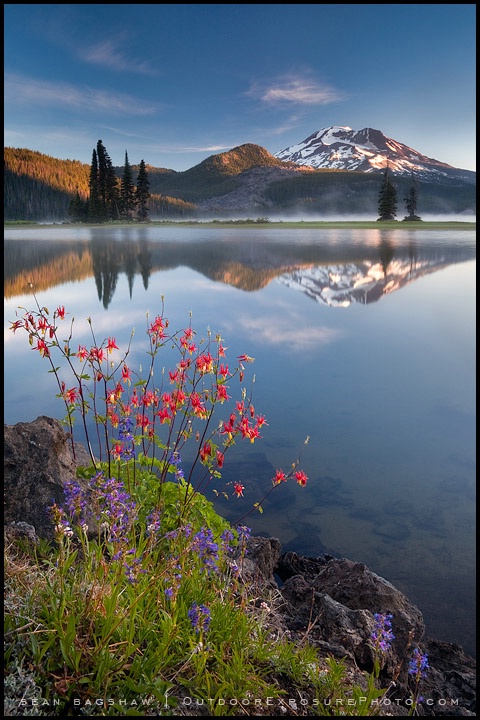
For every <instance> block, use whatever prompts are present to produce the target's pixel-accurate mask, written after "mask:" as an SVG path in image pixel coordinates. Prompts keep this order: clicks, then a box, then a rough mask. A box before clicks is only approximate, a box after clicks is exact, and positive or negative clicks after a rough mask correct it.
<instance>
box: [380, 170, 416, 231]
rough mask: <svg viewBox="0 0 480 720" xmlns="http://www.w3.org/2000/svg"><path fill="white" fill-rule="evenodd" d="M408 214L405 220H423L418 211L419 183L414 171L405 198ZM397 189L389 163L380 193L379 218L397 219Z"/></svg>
mask: <svg viewBox="0 0 480 720" xmlns="http://www.w3.org/2000/svg"><path fill="white" fill-rule="evenodd" d="M403 200H404V202H405V207H406V209H407V212H408V215H406V216H405V217H404V220H421V218H420V217H419V216H418V215H417V214H416V213H417V204H418V184H417V181H416V179H415V177H414V175H413V172H412V184H411V185H410V188H409V189H408V192H407V194H406V196H405V197H404V198H403ZM397 202H398V201H397V190H396V188H395V185H394V184H393V182H392V179H391V177H390V170H389V167H388V161H387V165H386V167H385V172H384V173H383V179H382V184H381V186H380V192H379V195H378V220H382V221H383V220H395V218H396V216H397Z"/></svg>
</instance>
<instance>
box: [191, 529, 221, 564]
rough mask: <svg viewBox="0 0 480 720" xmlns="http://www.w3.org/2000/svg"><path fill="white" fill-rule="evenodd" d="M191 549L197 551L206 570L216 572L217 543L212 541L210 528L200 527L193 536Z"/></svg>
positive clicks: (217, 558) (217, 559)
mask: <svg viewBox="0 0 480 720" xmlns="http://www.w3.org/2000/svg"><path fill="white" fill-rule="evenodd" d="M192 550H193V551H194V552H195V551H196V552H197V553H198V556H199V558H200V560H201V561H202V562H203V564H204V566H205V568H206V569H207V572H208V573H210V571H212V570H213V571H214V572H218V570H219V568H218V561H219V557H218V544H217V543H216V542H214V541H213V532H212V531H211V529H210V528H202V529H201V530H199V531H198V532H197V533H196V534H195V535H194V537H193V542H192Z"/></svg>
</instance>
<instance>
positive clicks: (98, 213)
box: [87, 149, 104, 223]
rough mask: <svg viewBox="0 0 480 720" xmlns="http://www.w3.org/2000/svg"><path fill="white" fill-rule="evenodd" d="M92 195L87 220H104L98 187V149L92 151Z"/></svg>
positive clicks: (88, 204)
mask: <svg viewBox="0 0 480 720" xmlns="http://www.w3.org/2000/svg"><path fill="white" fill-rule="evenodd" d="M89 190H90V195H89V198H88V200H87V220H88V221H89V222H93V223H98V222H103V220H104V215H103V212H102V203H101V200H100V190H99V187H98V157H97V151H96V150H95V149H94V150H93V152H92V164H91V167H90V180H89Z"/></svg>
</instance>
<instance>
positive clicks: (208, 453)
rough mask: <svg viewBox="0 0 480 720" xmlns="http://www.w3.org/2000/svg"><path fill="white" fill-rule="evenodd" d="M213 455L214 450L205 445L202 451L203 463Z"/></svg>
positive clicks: (201, 458)
mask: <svg viewBox="0 0 480 720" xmlns="http://www.w3.org/2000/svg"><path fill="white" fill-rule="evenodd" d="M211 455H212V448H211V446H210V445H209V444H208V443H205V445H204V446H203V448H202V449H201V450H200V460H201V462H202V463H205V462H207V460H208V458H209V457H211Z"/></svg>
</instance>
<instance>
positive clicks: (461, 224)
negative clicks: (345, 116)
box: [3, 219, 477, 230]
mask: <svg viewBox="0 0 480 720" xmlns="http://www.w3.org/2000/svg"><path fill="white" fill-rule="evenodd" d="M176 226H181V227H189V228H191V227H201V228H209V229H210V228H224V227H229V228H230V227H241V228H252V229H258V228H261V229H264V228H275V229H280V228H285V229H290V230H291V229H299V230H301V229H316V228H318V229H320V230H322V229H326V230H328V229H344V230H362V229H363V230H475V229H476V226H477V223H476V220H475V221H472V220H466V221H463V220H458V221H457V220H445V221H443V220H421V221H411V222H409V221H405V220H392V221H385V222H379V221H378V220H267V219H265V220H263V219H259V220H253V219H246V220H193V219H190V220H151V221H150V222H147V223H136V222H132V223H125V222H110V223H97V224H94V223H69V222H58V223H55V222H52V223H48V222H45V223H43V222H33V221H29V220H25V221H23V220H18V221H16V220H15V221H14V220H12V221H5V222H4V223H3V227H4V230H5V229H10V228H16V227H18V228H25V227H39V228H40V227H41V228H65V227H72V228H102V227H108V228H112V227H114V228H130V227H131V228H138V227H176Z"/></svg>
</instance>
